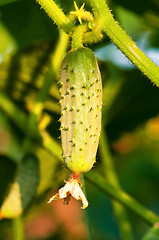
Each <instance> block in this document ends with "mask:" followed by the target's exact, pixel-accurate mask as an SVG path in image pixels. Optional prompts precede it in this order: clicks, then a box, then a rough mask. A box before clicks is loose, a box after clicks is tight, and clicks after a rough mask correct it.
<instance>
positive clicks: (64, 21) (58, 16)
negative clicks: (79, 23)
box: [36, 0, 74, 34]
mask: <svg viewBox="0 0 159 240" xmlns="http://www.w3.org/2000/svg"><path fill="white" fill-rule="evenodd" d="M36 1H37V2H38V3H39V4H40V5H41V7H42V8H43V9H44V10H45V12H46V13H47V14H48V15H49V17H50V18H51V19H52V20H53V21H54V22H55V23H56V24H57V26H58V27H59V28H61V29H63V30H64V31H65V32H66V33H68V34H70V33H71V32H72V31H73V28H74V24H73V23H72V22H70V20H69V18H68V17H67V16H66V15H65V14H64V13H63V12H62V10H61V9H60V8H59V7H58V5H57V4H56V3H55V2H54V1H53V0H36Z"/></svg>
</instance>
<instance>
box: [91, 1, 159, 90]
mask: <svg viewBox="0 0 159 240" xmlns="http://www.w3.org/2000/svg"><path fill="white" fill-rule="evenodd" d="M89 1H90V4H91V6H92V8H93V11H94V12H95V15H96V17H97V18H99V19H100V24H101V25H102V29H103V31H104V32H105V33H106V34H107V36H108V37H109V38H110V39H111V41H113V43H114V44H115V45H116V46H117V47H118V48H119V49H120V50H121V51H122V52H123V53H124V54H125V56H127V57H128V58H129V59H130V61H131V62H132V63H134V64H135V65H136V67H137V68H139V69H140V71H141V72H142V73H144V74H145V75H146V76H147V77H148V78H149V79H150V80H151V81H152V83H154V84H155V85H156V86H157V87H159V67H158V66H157V65H156V64H155V63H154V62H152V61H151V59H150V58H148V57H147V56H146V55H145V54H144V53H143V52H142V51H141V50H140V49H139V48H138V46H137V44H136V43H135V42H134V41H133V40H132V39H131V38H130V37H129V36H128V35H127V34H126V32H125V31H124V30H123V29H122V28H121V27H120V26H119V24H118V23H117V22H116V21H115V19H114V18H113V15H112V13H111V11H110V9H109V7H108V5H107V4H106V2H105V1H104V0H89Z"/></svg>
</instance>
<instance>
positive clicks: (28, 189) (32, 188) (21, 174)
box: [17, 154, 39, 209]
mask: <svg viewBox="0 0 159 240" xmlns="http://www.w3.org/2000/svg"><path fill="white" fill-rule="evenodd" d="M17 182H18V184H19V187H20V194H21V201H22V208H23V209H24V208H26V206H27V205H28V204H29V202H30V200H31V199H32V197H33V196H34V194H35V192H36V189H37V186H38V183H39V162H38V159H37V157H35V156H34V155H31V154H29V155H26V156H25V157H24V158H23V160H22V162H21V164H20V165H19V168H18V172H17Z"/></svg>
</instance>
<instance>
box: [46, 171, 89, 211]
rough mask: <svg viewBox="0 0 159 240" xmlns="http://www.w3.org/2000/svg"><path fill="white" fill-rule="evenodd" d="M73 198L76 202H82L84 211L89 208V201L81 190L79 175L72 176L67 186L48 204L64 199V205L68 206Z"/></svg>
mask: <svg viewBox="0 0 159 240" xmlns="http://www.w3.org/2000/svg"><path fill="white" fill-rule="evenodd" d="M71 196H72V197H74V198H75V199H76V200H80V201H82V207H81V208H82V209H85V208H86V207H87V206H88V201H87V199H86V197H85V195H84V193H83V191H82V189H81V182H80V180H79V175H78V174H76V173H73V174H72V175H71V177H70V179H69V180H68V181H67V182H66V184H65V186H64V187H62V188H60V189H59V192H58V193H57V194H55V195H54V196H53V197H51V198H50V200H49V201H48V203H50V202H52V201H53V200H57V199H64V204H68V203H69V201H70V197H71Z"/></svg>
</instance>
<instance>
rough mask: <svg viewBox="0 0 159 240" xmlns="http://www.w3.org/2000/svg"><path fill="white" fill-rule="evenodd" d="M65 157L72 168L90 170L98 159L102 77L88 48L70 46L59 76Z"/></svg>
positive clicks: (80, 171)
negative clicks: (71, 47)
mask: <svg viewBox="0 0 159 240" xmlns="http://www.w3.org/2000/svg"><path fill="white" fill-rule="evenodd" d="M59 85H60V95H61V98H60V103H61V141H62V149H63V159H64V162H65V165H66V167H67V168H68V169H69V170H70V171H71V172H76V173H82V172H87V171H89V170H90V169H91V168H92V166H93V164H94V163H95V159H96V153H97V148H98V143H99V136H100V131H101V109H102V81H101V75H100V71H99V67H98V63H97V60H96V57H95V55H94V53H93V52H92V50H90V49H89V48H84V47H82V48H79V49H76V50H71V51H70V52H69V53H68V54H67V55H66V56H65V58H64V60H63V63H62V67H61V76H60V81H59Z"/></svg>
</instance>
